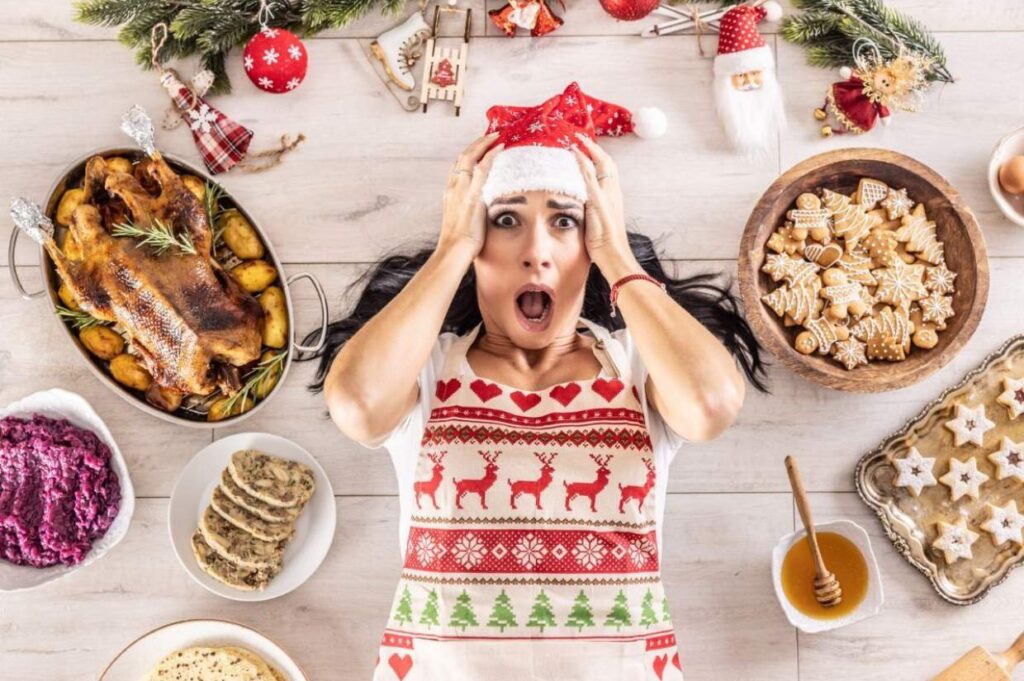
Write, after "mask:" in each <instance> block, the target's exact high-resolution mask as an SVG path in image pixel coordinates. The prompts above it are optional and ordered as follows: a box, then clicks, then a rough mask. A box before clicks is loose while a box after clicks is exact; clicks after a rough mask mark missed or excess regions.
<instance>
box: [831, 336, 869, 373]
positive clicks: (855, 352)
mask: <svg viewBox="0 0 1024 681" xmlns="http://www.w3.org/2000/svg"><path fill="white" fill-rule="evenodd" d="M866 347H867V346H866V345H865V344H864V343H862V342H861V341H859V340H857V339H856V338H847V339H846V340H844V341H838V342H837V343H835V344H834V345H833V346H832V357H833V358H835V360H836V361H837V362H840V363H841V364H842V365H843V366H844V367H846V370H847V371H853V370H854V369H856V368H857V367H859V366H861V365H864V364H867V363H868V356H867V355H866V354H865V353H864V349H865V348H866Z"/></svg>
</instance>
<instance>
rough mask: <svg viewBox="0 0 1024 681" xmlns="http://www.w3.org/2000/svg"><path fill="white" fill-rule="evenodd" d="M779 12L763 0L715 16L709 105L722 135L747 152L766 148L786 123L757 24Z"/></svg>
mask: <svg viewBox="0 0 1024 681" xmlns="http://www.w3.org/2000/svg"><path fill="white" fill-rule="evenodd" d="M781 18H782V8H781V7H780V6H779V4H778V3H777V2H774V1H773V0H769V1H768V2H765V3H762V4H760V5H758V6H750V5H737V6H736V7H733V8H732V9H730V10H729V11H728V12H726V13H725V14H724V15H722V19H721V21H720V22H719V30H718V53H717V55H715V72H714V94H715V106H716V108H717V109H718V117H719V119H720V120H721V122H722V126H723V128H724V129H725V134H726V137H728V138H729V141H730V142H731V143H732V145H733V147H734V148H735V149H736V150H737V151H740V152H742V153H743V154H745V155H747V156H748V157H757V156H763V155H766V154H768V152H769V151H770V150H771V149H772V148H773V145H774V144H775V143H776V141H777V140H778V135H779V133H780V132H781V131H782V130H783V129H784V128H785V124H786V112H785V108H784V107H783V100H782V89H781V88H780V87H779V81H778V80H777V79H776V78H775V57H774V56H773V55H772V50H771V48H770V47H768V46H767V45H766V44H765V42H764V38H762V37H761V33H760V32H759V31H758V29H757V24H758V23H759V22H760V21H762V20H768V21H778V20H779V19H781Z"/></svg>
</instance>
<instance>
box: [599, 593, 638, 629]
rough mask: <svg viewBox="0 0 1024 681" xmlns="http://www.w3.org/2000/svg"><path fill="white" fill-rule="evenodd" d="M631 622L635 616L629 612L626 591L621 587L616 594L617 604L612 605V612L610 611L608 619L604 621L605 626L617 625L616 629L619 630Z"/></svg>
mask: <svg viewBox="0 0 1024 681" xmlns="http://www.w3.org/2000/svg"><path fill="white" fill-rule="evenodd" d="M631 624H633V618H632V617H631V616H630V614H629V603H628V602H627V601H626V593H625V592H624V591H623V590H622V589H619V593H618V594H617V595H616V596H615V604H614V605H613V606H612V609H611V612H609V613H608V619H606V620H605V621H604V626H606V627H615V630H616V631H619V630H621V629H622V627H624V626H629V625H631Z"/></svg>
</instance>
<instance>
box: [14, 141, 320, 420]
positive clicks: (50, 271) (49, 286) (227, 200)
mask: <svg viewBox="0 0 1024 681" xmlns="http://www.w3.org/2000/svg"><path fill="white" fill-rule="evenodd" d="M161 155H162V156H163V158H164V160H165V161H167V164H168V165H169V166H170V167H171V168H173V169H174V171H175V172H177V173H179V174H185V175H195V176H196V177H199V178H201V179H202V180H203V181H204V182H215V181H214V180H213V179H212V178H210V176H209V175H208V174H207V173H206V172H204V171H203V170H201V169H199V168H197V167H196V166H194V165H192V164H191V163H189V162H187V161H185V160H183V159H181V158H179V157H177V156H175V155H173V154H168V153H164V152H161ZM93 156H103V157H111V156H123V157H125V158H127V159H129V160H131V161H132V162H133V163H134V162H137V161H141V160H143V159H144V158H147V157H146V154H145V153H144V152H142V151H140V150H139V149H138V148H137V147H110V148H103V149H98V150H96V151H93V152H90V153H88V154H86V155H84V156H82V157H80V158H78V159H77V160H75V161H74V162H73V163H71V165H70V166H68V168H67V169H66V170H65V171H64V172H63V173H62V174H61V175H60V176H59V177H58V178H57V181H56V182H54V184H53V186H52V187H51V188H50V190H49V192H48V193H47V195H46V202H45V203H44V204H43V212H44V213H45V215H46V216H47V217H49V218H50V219H51V220H53V221H54V228H55V230H56V232H57V235H58V236H59V235H60V232H61V230H66V229H67V228H66V227H62V226H61V225H58V224H56V220H54V216H55V215H56V212H57V204H58V203H59V202H60V197H61V196H62V195H63V194H64V191H65V190H66V189H68V188H70V187H76V186H79V185H80V184H81V182H82V179H83V177H84V175H85V164H86V162H87V161H88V160H89V159H90V158H92V157H93ZM221 205H222V208H224V209H227V208H235V209H237V210H238V212H240V213H241V214H242V215H243V216H244V217H245V219H246V220H248V221H249V224H251V225H252V226H253V229H255V230H256V233H257V234H259V237H260V239H261V240H262V241H263V246H264V248H265V249H266V255H265V256H264V259H266V260H269V261H270V263H271V264H272V265H273V266H274V268H275V269H276V270H277V275H278V282H277V283H278V284H279V285H280V287H281V289H282V290H283V291H284V297H285V304H286V308H287V312H288V339H289V340H288V342H289V345H288V346H287V347H286V348H285V349H286V350H287V355H286V356H285V359H284V360H283V362H282V367H281V377H280V379H278V382H277V385H275V386H274V388H273V390H271V391H270V393H269V394H267V396H266V397H264V398H263V399H262V400H260V401H258V402H257V403H256V404H255V406H254V407H253V408H252V409H250V410H249V411H247V412H245V413H242V414H239V415H237V416H231V417H228V418H225V419H223V420H221V421H212V422H211V421H207V420H206V416H205V414H202V413H200V412H194V411H189V410H188V409H186V408H185V406H184V403H183V404H182V407H179V408H178V410H177V411H175V412H173V413H171V412H166V411H163V410H162V409H158V408H156V407H154V406H153V405H151V404H149V403H148V402H147V401H146V399H145V397H144V396H143V395H141V394H140V393H137V392H135V391H132V390H129V389H128V388H126V387H124V386H122V385H121V384H120V383H118V382H117V381H116V380H114V378H113V377H112V376H111V375H110V374H109V373H108V371H107V369H106V367H105V366H104V365H103V364H102V362H101V360H99V359H97V358H96V357H94V356H93V355H92V354H91V353H90V352H89V351H88V350H87V349H86V348H85V346H83V345H82V343H81V341H79V339H78V336H76V335H75V332H74V330H73V329H72V327H71V326H70V325H69V324H67V323H66V322H64V320H62V319H61V318H60V317H58V316H57V305H59V304H60V299H59V298H58V297H57V289H58V288H59V287H60V277H59V275H58V274H57V271H56V268H55V267H54V265H53V261H51V260H50V258H49V256H48V255H47V254H46V251H45V249H43V248H42V247H41V246H40V247H39V265H40V268H41V270H42V275H43V282H44V283H45V288H43V289H42V290H39V291H28V290H27V289H26V288H25V286H24V284H22V282H21V280H20V278H19V277H18V270H17V268H16V267H15V266H14V263H15V259H14V253H15V248H16V246H17V241H18V235H19V234H20V233H21V230H20V229H18V228H17V227H15V228H14V230H13V231H12V232H11V238H10V242H9V244H8V254H7V255H8V258H7V260H8V263H9V264H10V267H9V268H8V269H9V271H10V275H11V280H12V281H13V283H14V287H15V288H16V289H17V290H18V292H19V293H21V296H22V297H23V298H25V299H35V298H40V297H43V296H46V298H47V299H48V301H49V304H50V309H51V312H52V315H53V319H54V321H55V322H56V323H57V324H60V326H61V328H62V329H63V331H64V334H65V335H66V336H67V338H68V340H69V341H70V342H71V344H72V345H73V346H74V347H75V349H76V350H77V351H78V353H79V354H80V355H81V357H82V359H83V360H85V363H86V364H87V365H88V367H89V368H90V369H91V370H92V372H93V374H95V375H96V377H97V378H98V379H99V380H100V381H101V382H103V383H104V384H106V386H107V387H109V388H110V389H111V390H113V391H114V392H115V393H117V394H118V395H120V396H121V397H122V398H124V399H125V400H127V401H128V402H130V403H131V404H132V405H133V406H135V407H136V408H138V409H140V410H142V411H144V412H146V413H147V414H149V415H151V416H155V417H157V418H158V419H161V420H162V421H167V422H169V423H176V424H180V425H184V426H190V427H194V428H207V429H212V428H221V427H226V426H231V425H235V424H237V423H240V422H241V421H244V420H245V419H247V418H249V417H250V416H252V415H253V414H255V413H256V412H258V411H260V410H261V409H262V408H263V407H264V406H265V405H266V404H267V402H269V401H270V399H271V398H272V397H273V396H274V395H275V394H277V392H278V391H280V390H281V388H282V386H284V383H285V379H286V378H287V377H288V370H289V369H290V368H291V364H292V362H293V361H294V360H295V354H296V353H303V352H312V353H315V352H318V351H319V350H321V349H322V348H323V346H324V344H325V343H326V341H327V322H328V319H329V313H328V308H327V296H326V294H325V293H324V289H323V286H322V285H321V284H320V281H319V279H317V278H316V276H314V275H313V274H311V273H309V272H296V273H294V274H292V275H290V276H287V277H286V276H285V273H284V268H283V267H282V266H281V261H280V260H279V259H278V257H277V252H276V251H275V250H274V246H273V244H272V243H271V241H270V238H269V237H268V236H267V233H266V231H265V230H264V229H263V227H262V226H261V225H260V223H259V222H258V221H257V220H256V219H255V218H254V217H253V215H252V214H251V213H249V211H247V210H246V209H245V207H244V206H242V205H241V204H240V203H238V201H236V200H235V199H234V197H233V196H232V195H231V194H230V192H228V191H227V190H224V193H223V198H222V200H221ZM303 279H305V280H307V281H308V282H309V283H310V284H311V285H312V286H313V289H314V290H315V291H316V295H317V298H318V300H319V303H320V313H321V318H320V327H319V336H318V338H317V342H316V343H315V344H314V345H309V346H307V345H302V344H300V343H299V342H298V341H297V340H296V338H297V334H296V330H295V307H294V303H293V301H292V293H291V287H292V285H293V284H294V283H295V282H297V281H300V280H303Z"/></svg>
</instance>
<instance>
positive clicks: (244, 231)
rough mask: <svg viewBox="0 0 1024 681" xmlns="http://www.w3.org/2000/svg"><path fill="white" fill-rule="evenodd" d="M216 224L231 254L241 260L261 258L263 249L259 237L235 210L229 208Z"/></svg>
mask: <svg viewBox="0 0 1024 681" xmlns="http://www.w3.org/2000/svg"><path fill="white" fill-rule="evenodd" d="M217 224H218V226H219V227H220V230H221V234H222V235H223V237H224V243H226V244H227V245H228V248H230V249H231V252H232V253H234V254H235V255H237V256H238V257H239V258H241V259H242V260H254V259H256V258H262V257H263V254H264V253H265V249H264V248H263V242H262V241H260V235H259V234H257V233H256V230H255V229H253V226H252V225H250V224H249V221H248V220H246V219H245V218H244V217H243V216H242V214H241V213H239V212H238V211H237V210H235V209H234V208H229V209H228V210H226V211H224V212H223V213H221V214H220V218H218V220H217Z"/></svg>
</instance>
